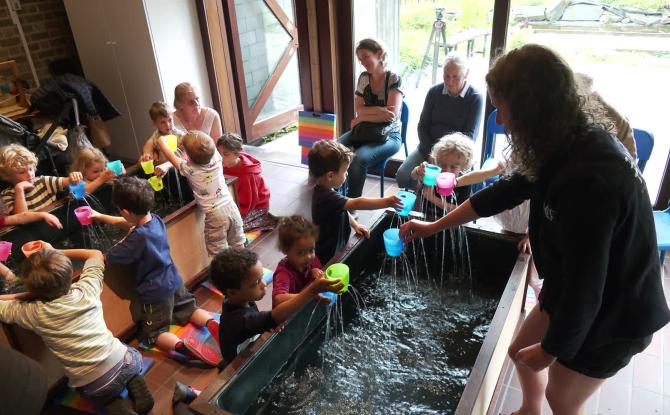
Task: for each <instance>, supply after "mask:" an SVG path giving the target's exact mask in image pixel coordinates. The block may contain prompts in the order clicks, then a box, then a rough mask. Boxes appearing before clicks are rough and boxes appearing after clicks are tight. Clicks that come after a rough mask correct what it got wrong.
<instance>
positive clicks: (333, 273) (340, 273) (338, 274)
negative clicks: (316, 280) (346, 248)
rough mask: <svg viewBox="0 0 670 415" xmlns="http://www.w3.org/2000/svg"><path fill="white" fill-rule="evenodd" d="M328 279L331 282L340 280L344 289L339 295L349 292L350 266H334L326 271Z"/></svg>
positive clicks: (337, 264) (339, 264)
mask: <svg viewBox="0 0 670 415" xmlns="http://www.w3.org/2000/svg"><path fill="white" fill-rule="evenodd" d="M326 278H328V279H329V280H335V279H339V280H340V281H342V284H344V287H342V289H341V290H340V292H339V293H338V294H342V293H345V292H347V290H348V289H349V266H348V265H347V264H342V263H339V262H338V263H336V264H332V265H331V266H329V267H328V268H327V269H326Z"/></svg>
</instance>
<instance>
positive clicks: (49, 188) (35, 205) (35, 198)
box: [0, 176, 66, 213]
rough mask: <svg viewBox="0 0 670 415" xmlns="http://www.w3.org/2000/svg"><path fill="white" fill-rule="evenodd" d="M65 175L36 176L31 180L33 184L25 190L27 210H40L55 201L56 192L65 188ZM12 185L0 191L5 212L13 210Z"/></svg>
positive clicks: (14, 192)
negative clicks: (31, 187)
mask: <svg viewBox="0 0 670 415" xmlns="http://www.w3.org/2000/svg"><path fill="white" fill-rule="evenodd" d="M65 180H66V178H65V177H54V176H38V177H35V180H33V185H34V186H35V187H34V188H33V189H31V190H26V191H25V197H26V206H27V207H28V210H29V211H35V210H40V209H42V208H45V207H47V206H48V205H50V204H51V203H53V202H55V201H56V195H57V194H58V192H62V191H63V190H65ZM15 196H16V191H15V190H14V186H11V187H8V188H6V189H5V190H3V191H2V193H0V199H1V200H2V204H3V206H4V209H5V211H6V212H8V213H11V212H13V211H14V197H15Z"/></svg>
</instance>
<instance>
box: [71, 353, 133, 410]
mask: <svg viewBox="0 0 670 415" xmlns="http://www.w3.org/2000/svg"><path fill="white" fill-rule="evenodd" d="M141 371H142V355H141V354H140V352H138V351H137V350H135V349H134V348H132V347H128V351H126V354H125V355H124V356H123V359H121V361H120V362H119V363H118V364H117V365H115V366H114V367H113V368H111V369H109V370H108V371H107V372H106V373H105V374H104V375H102V376H100V377H99V378H98V379H96V380H94V381H93V382H91V383H89V384H88V385H84V386H80V387H78V388H77V392H79V394H80V395H81V396H83V397H84V398H86V399H88V400H89V401H91V402H93V403H94V404H96V405H98V406H99V407H103V406H105V405H106V404H108V403H109V402H110V401H112V400H113V399H114V398H116V397H118V396H119V395H120V394H121V392H122V391H123V390H124V389H125V388H126V385H127V384H128V382H129V381H130V379H132V378H133V377H135V376H137V375H139V374H140V373H141Z"/></svg>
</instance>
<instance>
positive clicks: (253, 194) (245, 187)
mask: <svg viewBox="0 0 670 415" xmlns="http://www.w3.org/2000/svg"><path fill="white" fill-rule="evenodd" d="M223 172H224V173H225V174H228V175H230V176H235V177H237V185H236V187H237V200H238V203H239V205H240V214H241V215H242V216H245V215H246V214H247V213H249V212H251V211H252V210H254V209H267V208H269V207H270V189H268V187H267V186H266V185H265V181H264V180H263V176H261V163H260V161H258V160H256V159H255V158H254V157H252V156H250V155H249V154H246V153H240V162H239V163H238V164H237V166H235V167H224V169H223Z"/></svg>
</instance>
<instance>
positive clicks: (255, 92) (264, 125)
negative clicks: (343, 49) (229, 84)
mask: <svg viewBox="0 0 670 415" xmlns="http://www.w3.org/2000/svg"><path fill="white" fill-rule="evenodd" d="M228 13H229V16H230V28H229V30H230V32H231V36H230V39H231V43H232V53H233V66H234V68H235V77H236V82H235V84H236V93H237V96H238V105H239V106H240V109H241V111H240V113H241V115H242V123H241V124H242V129H243V131H242V132H243V135H244V137H245V138H246V139H247V140H248V141H251V140H255V139H257V138H260V137H262V136H264V135H267V134H269V133H271V132H274V131H275V130H277V129H279V128H281V127H284V126H286V125H287V124H289V123H291V122H294V121H296V120H297V110H298V109H300V108H302V104H301V95H300V77H299V72H298V55H297V53H296V52H297V49H298V30H297V28H296V26H295V24H294V22H295V12H294V5H293V1H292V0H228Z"/></svg>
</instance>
